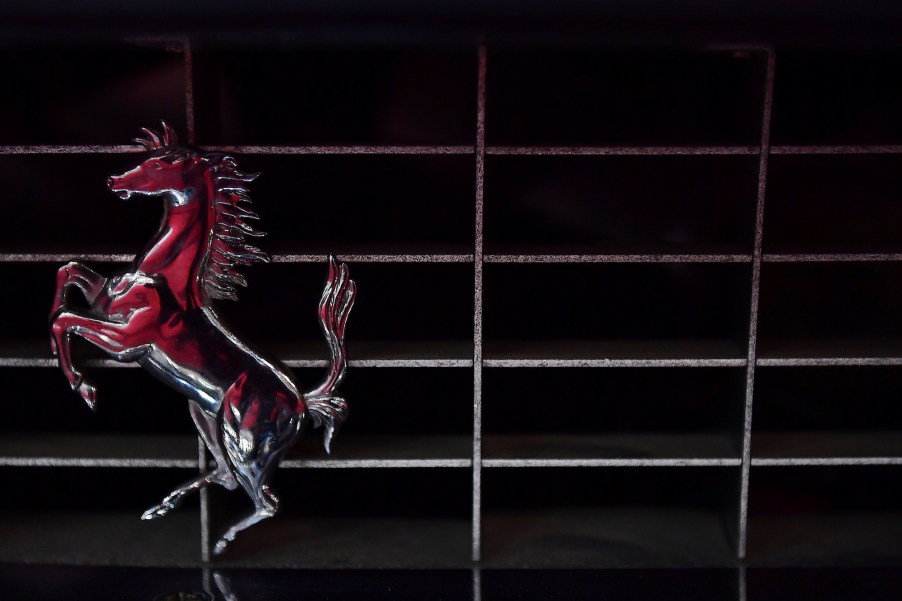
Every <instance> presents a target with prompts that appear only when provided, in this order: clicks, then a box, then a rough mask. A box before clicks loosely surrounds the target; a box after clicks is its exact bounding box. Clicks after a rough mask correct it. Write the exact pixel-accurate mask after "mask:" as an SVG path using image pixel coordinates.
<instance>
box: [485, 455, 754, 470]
mask: <svg viewBox="0 0 902 601" xmlns="http://www.w3.org/2000/svg"><path fill="white" fill-rule="evenodd" d="M482 465H483V467H487V468H511V467H513V468H516V467H712V466H740V465H742V459H741V458H739V457H716V458H701V457H686V458H666V459H665V458H657V459H650V458H623V459H618V458H603V459H602V458H598V459H483V460H482Z"/></svg>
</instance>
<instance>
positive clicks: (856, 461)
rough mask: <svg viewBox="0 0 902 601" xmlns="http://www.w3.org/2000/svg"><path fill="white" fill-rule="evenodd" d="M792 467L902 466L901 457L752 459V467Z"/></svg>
mask: <svg viewBox="0 0 902 601" xmlns="http://www.w3.org/2000/svg"><path fill="white" fill-rule="evenodd" d="M793 465H902V457H753V458H752V466H753V467H759V466H760V467H778V466H793Z"/></svg>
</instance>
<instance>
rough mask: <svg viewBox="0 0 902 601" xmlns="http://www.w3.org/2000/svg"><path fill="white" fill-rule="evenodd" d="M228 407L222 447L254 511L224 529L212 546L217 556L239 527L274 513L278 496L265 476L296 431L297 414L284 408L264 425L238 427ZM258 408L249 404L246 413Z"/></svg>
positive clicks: (280, 456)
mask: <svg viewBox="0 0 902 601" xmlns="http://www.w3.org/2000/svg"><path fill="white" fill-rule="evenodd" d="M254 404H256V403H253V402H252V405H254ZM232 409H233V408H232V407H230V406H226V407H224V409H223V421H222V439H223V447H224V449H225V452H226V455H227V456H228V458H229V462H230V463H231V465H232V470H233V471H232V473H233V475H234V476H235V477H236V478H237V480H238V483H239V484H240V485H241V488H243V489H244V492H246V493H247V496H248V497H250V499H251V501H252V502H253V504H254V510H253V511H252V512H251V513H250V515H248V516H247V517H245V518H244V519H242V520H240V521H238V522H237V523H235V524H234V525H232V526H231V527H230V528H229V529H228V530H226V532H225V534H224V535H223V536H222V538H220V539H219V541H218V542H217V543H216V546H215V547H214V548H213V553H214V554H215V555H221V554H222V553H223V552H224V551H225V549H226V547H228V545H229V543H231V542H232V541H234V540H235V537H236V536H238V533H239V532H241V531H242V530H245V529H247V528H250V527H251V526H253V525H254V524H256V523H258V522H260V521H262V520H265V519H267V518H271V517H273V516H274V515H276V512H277V511H278V510H279V498H278V497H277V496H276V495H275V493H273V491H272V489H271V488H270V486H269V483H268V482H269V478H270V476H271V474H272V471H273V469H274V468H275V467H276V466H278V465H279V461H280V460H281V459H282V457H283V456H284V455H285V453H286V452H287V451H288V449H289V447H290V446H291V443H292V442H293V441H294V439H295V438H296V436H297V434H298V432H299V431H300V417H299V416H297V415H291V414H290V413H289V412H287V411H282V412H281V416H280V418H279V419H276V420H275V421H274V422H270V423H269V424H267V425H266V426H262V427H261V424H259V423H255V426H256V427H249V428H242V427H241V422H242V419H241V416H240V415H239V412H238V411H233V410H232ZM258 411H259V407H253V406H252V407H250V411H248V412H246V413H249V414H255V413H257V412H258ZM267 426H268V427H267Z"/></svg>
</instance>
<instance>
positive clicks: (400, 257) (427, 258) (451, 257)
mask: <svg viewBox="0 0 902 601" xmlns="http://www.w3.org/2000/svg"><path fill="white" fill-rule="evenodd" d="M335 257H336V259H337V260H339V261H345V262H348V263H351V262H353V263H470V262H472V261H473V255H471V254H444V255H442V254H391V255H378V254H353V255H348V254H337V255H335ZM327 259H328V255H325V254H322V255H320V254H312V255H291V254H281V255H273V257H272V260H273V263H322V262H323V261H326V260H327Z"/></svg>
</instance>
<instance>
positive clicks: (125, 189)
mask: <svg viewBox="0 0 902 601" xmlns="http://www.w3.org/2000/svg"><path fill="white" fill-rule="evenodd" d="M141 131H143V132H144V134H145V135H146V136H147V137H146V138H135V142H137V143H139V144H141V145H142V146H143V147H144V148H145V149H147V150H148V151H150V153H151V154H150V156H149V157H148V158H147V159H145V160H144V161H143V162H142V163H141V164H139V165H138V166H137V167H135V168H134V169H131V170H129V171H126V172H125V173H123V174H121V175H113V176H111V177H110V178H108V179H107V186H108V187H109V189H110V190H111V191H112V192H114V193H115V194H116V195H117V196H119V198H121V199H123V200H128V199H129V198H131V196H132V194H142V195H145V196H161V195H162V196H166V197H167V198H168V199H169V200H170V201H171V202H172V203H173V204H175V205H181V204H185V203H186V202H188V200H189V199H190V194H189V193H186V192H190V191H191V190H192V189H193V188H194V187H195V184H196V182H197V180H198V178H202V177H203V170H202V169H199V168H198V166H199V165H200V164H201V163H202V160H201V158H200V156H199V154H198V153H197V152H196V151H194V150H191V149H189V148H185V147H183V146H180V145H179V141H178V136H177V135H176V133H175V130H173V129H172V127H170V126H169V124H168V123H166V122H165V121H164V122H163V133H162V135H161V134H159V133H158V132H156V131H153V130H151V129H147V128H143V129H142V130H141Z"/></svg>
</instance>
